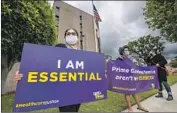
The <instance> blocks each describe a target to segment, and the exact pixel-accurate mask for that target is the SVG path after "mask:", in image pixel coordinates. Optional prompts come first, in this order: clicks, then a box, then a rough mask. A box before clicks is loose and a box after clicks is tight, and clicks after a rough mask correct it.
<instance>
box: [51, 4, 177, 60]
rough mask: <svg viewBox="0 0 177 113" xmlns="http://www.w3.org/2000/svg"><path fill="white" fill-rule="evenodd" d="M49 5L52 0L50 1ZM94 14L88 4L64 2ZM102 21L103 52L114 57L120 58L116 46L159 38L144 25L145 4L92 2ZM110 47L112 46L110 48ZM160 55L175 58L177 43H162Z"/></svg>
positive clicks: (157, 32)
mask: <svg viewBox="0 0 177 113" xmlns="http://www.w3.org/2000/svg"><path fill="white" fill-rule="evenodd" d="M50 2H51V4H52V1H50ZM65 2H66V3H68V4H70V5H72V6H74V7H77V8H79V9H81V10H83V11H85V12H87V13H90V14H92V15H93V10H92V9H93V8H92V2H91V1H65ZM94 4H95V6H96V8H97V10H98V13H99V15H100V17H101V19H102V22H100V24H99V25H100V36H101V49H102V52H103V53H105V54H108V55H111V56H112V57H113V58H116V57H118V56H119V54H118V49H119V47H121V46H123V45H125V44H127V43H128V42H129V41H132V40H136V39H138V38H139V37H141V36H144V35H147V34H151V35H153V36H158V35H160V33H159V31H158V30H156V31H152V30H151V29H149V28H148V25H147V24H146V23H145V19H144V15H143V9H142V8H144V7H145V5H146V1H94ZM110 45H111V46H110ZM163 55H164V56H165V57H166V58H167V59H168V61H169V59H171V58H172V57H174V56H177V43H173V44H171V43H169V42H167V43H166V44H165V49H164V52H163Z"/></svg>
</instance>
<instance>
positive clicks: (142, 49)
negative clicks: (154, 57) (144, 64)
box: [127, 35, 164, 61]
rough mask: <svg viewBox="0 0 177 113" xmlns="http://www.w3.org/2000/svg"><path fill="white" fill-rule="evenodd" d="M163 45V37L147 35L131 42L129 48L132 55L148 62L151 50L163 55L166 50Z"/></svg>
mask: <svg viewBox="0 0 177 113" xmlns="http://www.w3.org/2000/svg"><path fill="white" fill-rule="evenodd" d="M163 44H164V42H162V41H161V37H159V36H156V37H153V36H151V35H147V36H143V37H140V38H139V39H138V40H134V41H131V42H129V43H128V45H127V46H128V47H129V50H130V52H131V53H135V54H137V55H138V57H139V58H142V59H143V60H144V61H146V60H147V57H148V55H149V52H150V51H151V50H154V51H156V52H157V53H161V52H162V51H163V50H164V46H163Z"/></svg>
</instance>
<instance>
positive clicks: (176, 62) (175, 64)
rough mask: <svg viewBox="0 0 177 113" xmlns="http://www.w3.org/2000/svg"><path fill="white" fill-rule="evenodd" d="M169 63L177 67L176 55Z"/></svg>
mask: <svg viewBox="0 0 177 113" xmlns="http://www.w3.org/2000/svg"><path fill="white" fill-rule="evenodd" d="M170 64H171V66H172V67H173V68H177V57H175V59H174V60H172V61H171V63H170Z"/></svg>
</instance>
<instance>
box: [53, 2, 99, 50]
mask: <svg viewBox="0 0 177 113" xmlns="http://www.w3.org/2000/svg"><path fill="white" fill-rule="evenodd" d="M53 8H54V11H55V19H56V26H57V31H58V39H59V42H60V43H65V39H64V33H65V31H66V30H67V29H68V28H74V29H76V30H77V32H78V34H79V43H78V48H80V49H81V50H86V51H94V52H99V50H100V49H99V48H100V44H99V43H98V42H99V41H98V39H97V38H96V37H97V33H96V23H95V21H94V17H93V15H91V14H88V13H86V12H84V11H82V10H80V9H78V8H76V7H73V6H71V5H69V4H67V3H65V2H62V1H54V4H53Z"/></svg>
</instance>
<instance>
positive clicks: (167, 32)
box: [144, 0, 177, 42]
mask: <svg viewBox="0 0 177 113" xmlns="http://www.w3.org/2000/svg"><path fill="white" fill-rule="evenodd" d="M175 2H176V3H175ZM144 15H145V20H146V23H147V24H148V25H149V27H150V28H153V29H159V30H160V31H161V35H162V36H164V37H165V38H166V39H167V40H168V41H170V42H177V1H176V0H150V1H147V2H146V7H145V8H144Z"/></svg>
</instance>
